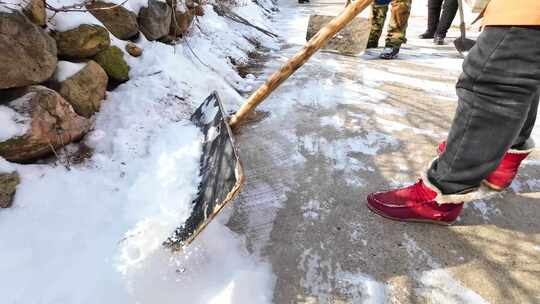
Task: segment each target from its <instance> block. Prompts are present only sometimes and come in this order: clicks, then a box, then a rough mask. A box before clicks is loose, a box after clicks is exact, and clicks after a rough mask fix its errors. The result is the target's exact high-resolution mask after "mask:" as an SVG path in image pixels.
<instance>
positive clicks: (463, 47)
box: [454, 38, 476, 53]
mask: <svg viewBox="0 0 540 304" xmlns="http://www.w3.org/2000/svg"><path fill="white" fill-rule="evenodd" d="M475 44H476V41H474V40H472V39H467V38H457V39H456V40H454V46H455V47H456V50H458V52H460V53H464V52H468V51H470V50H471V49H472V48H473V47H474V45H475Z"/></svg>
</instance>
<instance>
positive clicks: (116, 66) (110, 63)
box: [94, 46, 129, 82]
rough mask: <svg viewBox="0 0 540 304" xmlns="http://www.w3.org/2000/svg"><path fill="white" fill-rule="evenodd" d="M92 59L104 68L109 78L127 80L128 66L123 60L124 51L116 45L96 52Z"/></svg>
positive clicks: (120, 80)
mask: <svg viewBox="0 0 540 304" xmlns="http://www.w3.org/2000/svg"><path fill="white" fill-rule="evenodd" d="M94 60H95V61H96V62H97V63H98V64H99V65H100V66H101V67H102V68H103V69H104V70H105V72H106V73H107V75H109V78H110V79H112V80H114V81H118V82H124V81H127V80H129V66H128V65H127V63H126V61H125V60H124V52H122V50H121V49H119V48H118V47H116V46H111V47H109V48H108V49H106V50H104V51H102V52H100V53H98V54H97V55H96V57H94Z"/></svg>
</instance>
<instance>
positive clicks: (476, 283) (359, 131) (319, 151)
mask: <svg viewBox="0 0 540 304" xmlns="http://www.w3.org/2000/svg"><path fill="white" fill-rule="evenodd" d="M423 5H424V4H423V2H422V1H418V2H417V3H415V4H414V8H413V15H412V18H411V27H410V29H409V37H416V36H417V35H418V34H419V33H420V32H422V31H423V29H424V28H423V26H424V23H425V16H424V14H425V13H424V10H425V7H423ZM341 6H342V3H339V2H331V1H327V0H324V1H323V0H321V1H312V3H311V4H309V5H303V6H300V5H298V4H297V3H296V2H292V1H289V2H287V3H282V5H281V12H280V13H278V14H277V15H276V17H275V23H276V31H278V33H279V34H280V36H281V37H284V38H283V41H282V48H281V49H280V50H274V51H267V52H266V53H265V54H264V55H263V57H262V59H264V68H263V69H262V70H261V69H260V66H257V67H256V68H253V70H252V71H251V72H252V73H253V74H255V76H256V80H254V87H255V86H256V85H257V84H260V80H263V79H264V78H265V77H266V76H267V75H268V74H269V73H271V72H273V71H274V70H275V69H277V68H278V66H279V65H280V64H281V63H283V62H285V61H286V60H287V58H289V57H291V56H292V55H293V54H294V53H295V52H296V51H297V50H298V49H299V48H300V47H301V46H302V44H303V43H304V41H305V40H304V35H305V30H306V27H307V20H308V16H309V14H313V13H315V12H317V13H328V14H336V13H337V12H338V11H339V10H340V8H341ZM457 35H458V34H457V32H456V31H455V29H453V30H452V31H451V33H450V36H453V37H457ZM380 50H381V49H377V50H369V51H368V52H367V53H366V54H363V55H360V56H343V55H340V54H334V53H320V54H317V55H316V56H315V57H314V58H313V59H312V60H311V61H310V62H309V63H308V64H307V65H306V66H305V67H303V68H302V69H300V70H299V71H298V72H297V73H296V74H295V75H294V76H293V77H292V78H291V79H290V80H289V81H287V82H286V83H285V84H284V85H283V86H282V87H281V88H280V89H278V90H277V91H276V92H275V93H274V94H273V95H272V96H271V97H270V98H269V99H268V100H267V101H266V102H265V103H264V104H263V105H262V106H261V108H260V109H261V110H263V111H267V112H268V113H269V116H268V117H267V118H266V119H264V120H262V121H260V122H258V123H256V124H251V125H248V126H246V127H245V128H243V129H242V131H241V133H240V134H239V135H238V139H237V140H238V145H239V147H241V150H240V156H241V159H242V161H243V164H244V167H245V171H246V172H245V173H246V184H245V187H244V189H243V191H242V193H241V195H240V197H239V198H238V199H237V200H236V201H235V202H234V203H233V205H232V209H233V210H232V216H231V219H230V220H229V224H228V226H229V227H230V228H231V229H233V230H234V231H236V232H238V233H239V234H240V235H241V236H242V237H245V240H246V244H247V246H248V249H249V250H251V251H252V252H253V253H254V254H255V255H257V256H259V257H260V258H261V259H263V260H267V261H269V262H270V263H271V264H272V269H273V272H274V274H275V276H276V283H275V289H274V303H279V304H281V303H385V302H386V303H482V301H485V302H488V303H540V161H538V160H540V153H538V152H535V153H534V154H533V155H532V157H531V158H530V161H528V162H526V163H525V165H524V167H523V169H522V170H521V172H520V175H519V177H518V179H517V180H516V181H515V182H514V184H513V185H512V187H511V188H510V189H509V190H507V191H505V192H502V193H487V190H484V191H485V192H486V198H484V199H483V200H479V201H475V202H472V203H470V204H468V205H467V207H466V208H465V210H464V212H463V214H462V216H461V217H460V219H459V220H458V222H457V223H456V224H455V225H454V226H452V227H439V226H432V225H426V224H411V223H399V222H393V221H389V220H386V219H383V218H381V217H378V216H376V215H374V214H372V213H371V212H370V211H369V210H368V209H367V207H366V206H365V197H366V196H367V194H368V193H370V192H373V191H377V190H381V189H386V188H389V187H393V186H400V185H405V184H409V183H411V182H414V181H415V179H416V178H418V177H419V176H420V173H421V172H422V170H424V168H425V167H426V165H427V164H428V163H429V162H430V161H431V160H432V159H433V158H434V157H435V155H436V151H435V150H436V146H437V144H438V143H439V142H440V141H441V140H443V139H444V138H445V136H446V132H447V130H448V127H449V125H450V123H451V120H452V117H453V112H454V110H455V107H456V95H455V91H454V85H455V82H456V80H457V77H458V76H459V73H460V70H461V63H462V59H461V57H460V55H459V54H458V53H457V52H456V51H455V50H454V48H453V45H452V44H451V41H449V42H448V44H447V45H444V46H433V45H431V43H430V41H421V40H418V39H414V38H412V39H410V40H409V43H408V44H406V45H405V46H404V48H403V50H402V53H401V56H400V59H398V60H393V61H383V60H379V59H378V58H377V54H378V52H380ZM262 59H261V58H259V60H262ZM258 63H259V64H260V62H258ZM538 131H540V130H538ZM538 131H537V132H538ZM536 134H538V133H536Z"/></svg>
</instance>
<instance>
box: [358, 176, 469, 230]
mask: <svg viewBox="0 0 540 304" xmlns="http://www.w3.org/2000/svg"><path fill="white" fill-rule="evenodd" d="M461 197H463V195H442V194H441V193H439V192H438V191H437V190H435V188H434V187H430V186H428V185H426V184H425V183H424V182H423V181H422V180H421V179H420V180H419V181H418V182H417V183H416V184H414V185H412V186H409V187H406V188H402V189H396V190H391V191H387V192H376V193H372V194H370V195H369V196H368V197H367V205H368V207H369V209H371V211H373V212H375V213H377V214H378V215H381V216H383V217H386V218H389V219H392V220H397V221H408V222H427V223H434V224H439V225H451V224H453V223H454V222H455V221H456V219H457V217H458V216H459V214H460V213H461V210H462V209H463V202H460V201H456V202H449V201H451V200H452V199H460V198H461ZM443 201H444V202H443Z"/></svg>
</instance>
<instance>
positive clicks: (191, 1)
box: [185, 0, 201, 9]
mask: <svg viewBox="0 0 540 304" xmlns="http://www.w3.org/2000/svg"><path fill="white" fill-rule="evenodd" d="M185 3H186V7H187V8H189V9H192V8H195V7H196V6H197V5H200V4H201V1H199V0H185Z"/></svg>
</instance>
